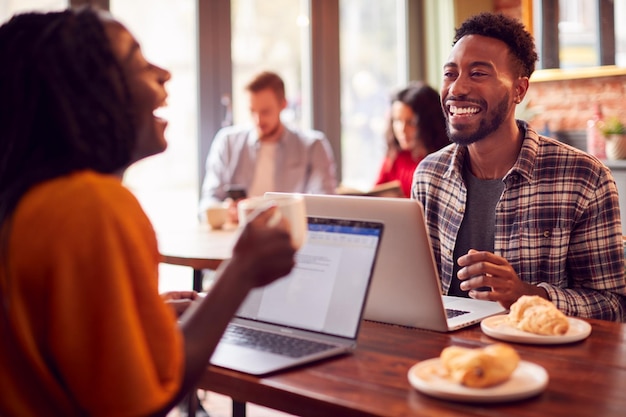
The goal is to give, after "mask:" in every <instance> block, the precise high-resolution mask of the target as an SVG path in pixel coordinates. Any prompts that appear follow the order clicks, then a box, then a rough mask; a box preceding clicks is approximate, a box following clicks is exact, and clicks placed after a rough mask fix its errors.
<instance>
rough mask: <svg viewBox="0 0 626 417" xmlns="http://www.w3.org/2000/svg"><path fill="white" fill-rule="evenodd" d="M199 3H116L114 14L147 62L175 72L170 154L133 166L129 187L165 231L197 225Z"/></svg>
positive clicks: (112, 0) (169, 116)
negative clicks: (197, 49)
mask: <svg viewBox="0 0 626 417" xmlns="http://www.w3.org/2000/svg"><path fill="white" fill-rule="evenodd" d="M195 4H196V1H195V0H177V1H176V2H175V3H172V2H171V1H170V0H134V1H124V0H110V10H111V13H112V14H113V15H114V16H115V18H117V19H118V20H120V21H121V22H122V23H123V24H125V25H126V27H127V28H128V29H129V30H130V31H131V32H132V33H133V35H134V36H135V37H136V38H137V39H138V41H139V43H140V44H141V47H142V51H143V53H144V55H145V56H146V58H147V59H148V60H150V61H152V62H154V63H155V64H157V65H160V66H162V67H164V68H166V69H168V70H169V71H170V72H171V73H172V78H171V80H170V81H169V82H168V83H167V85H166V88H167V91H168V99H167V101H168V106H167V107H166V108H164V109H162V110H159V111H162V112H163V113H162V114H163V116H164V118H165V119H167V120H168V127H167V131H166V138H167V140H168V148H167V150H166V151H165V152H164V153H162V154H160V155H155V156H153V157H150V158H147V159H145V160H142V161H139V162H138V163H136V164H134V165H132V166H131V167H130V168H129V169H128V170H127V171H126V174H125V176H124V183H125V184H126V185H127V186H128V187H129V188H130V189H131V190H133V192H134V193H135V194H136V195H137V197H138V198H139V200H140V201H141V203H142V205H143V207H144V209H145V210H146V211H147V213H148V215H149V216H150V218H151V220H152V221H153V222H154V223H155V226H156V227H157V228H159V227H174V226H175V225H180V224H193V223H195V222H196V221H197V220H196V219H197V217H196V206H197V201H198V194H197V189H198V184H197V174H196V172H197V165H196V160H197V143H198V139H197V118H198V114H197V108H198V106H197V76H196V72H197V71H196V61H197V60H196V45H197V40H196V6H195ZM138 17H141V18H138Z"/></svg>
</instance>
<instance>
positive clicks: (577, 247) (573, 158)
mask: <svg viewBox="0 0 626 417" xmlns="http://www.w3.org/2000/svg"><path fill="white" fill-rule="evenodd" d="M518 126H519V127H520V128H521V129H522V130H523V131H525V132H526V133H525V139H524V142H523V144H522V148H521V151H520V154H519V157H518V159H517V161H516V162H515V165H514V166H513V167H512V168H511V170H510V171H509V172H508V173H507V174H506V175H505V177H504V178H503V182H504V192H503V193H502V196H501V198H500V200H499V202H498V204H497V206H496V216H495V240H494V252H495V254H496V255H499V256H502V257H503V258H505V259H507V260H508V262H509V263H510V264H511V266H512V267H513V269H514V270H515V271H516V272H517V274H518V276H519V277H520V279H521V280H522V281H524V282H528V283H530V284H534V285H538V286H540V287H542V288H544V289H545V290H546V291H547V292H548V296H549V297H550V299H551V300H552V302H553V303H554V304H555V305H556V306H557V307H558V308H559V309H560V310H561V311H563V312H564V313H565V314H567V315H571V316H579V317H592V318H599V319H605V320H613V321H625V319H626V280H625V278H624V247H623V243H622V230H621V221H620V211H619V201H618V193H617V187H616V185H615V181H614V179H613V176H612V174H611V172H610V170H609V169H608V168H607V167H606V166H604V165H603V164H602V163H600V162H599V161H598V160H597V159H596V158H594V157H592V156H590V155H588V154H586V153H584V152H582V151H579V150H577V149H575V148H573V147H571V146H568V145H565V144H563V143H561V142H559V141H557V140H554V139H550V138H546V137H543V136H539V135H537V133H536V132H535V131H534V130H532V129H531V128H530V127H528V125H527V124H526V123H525V122H523V121H518ZM466 155H467V148H466V147H463V146H458V145H455V144H452V145H449V146H447V147H446V148H444V149H442V150H440V151H438V152H436V153H434V154H431V155H429V156H427V157H426V158H425V159H424V160H423V161H422V163H421V164H420V165H419V166H418V167H417V169H416V171H415V175H414V179H413V188H412V198H414V199H417V200H419V201H420V202H421V203H422V204H423V206H424V211H425V214H426V220H427V223H428V228H429V233H430V237H431V240H432V245H433V251H434V254H435V259H436V261H437V265H438V268H439V273H440V277H441V281H442V289H443V292H444V294H445V293H447V292H448V289H449V287H450V282H451V276H452V267H453V262H455V261H456V260H455V259H452V254H453V253H454V245H455V242H456V237H457V234H458V231H459V227H460V226H461V221H462V220H463V213H464V210H465V203H466V198H467V189H466V188H465V184H464V182H463V177H462V167H463V161H464V159H465V157H466Z"/></svg>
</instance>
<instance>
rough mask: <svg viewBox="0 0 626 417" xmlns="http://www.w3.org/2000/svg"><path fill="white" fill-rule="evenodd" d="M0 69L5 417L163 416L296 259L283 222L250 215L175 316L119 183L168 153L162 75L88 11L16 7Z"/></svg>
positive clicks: (0, 336)
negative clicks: (255, 297)
mask: <svg viewBox="0 0 626 417" xmlns="http://www.w3.org/2000/svg"><path fill="white" fill-rule="evenodd" d="M0 62H2V65H0V298H1V301H2V306H1V308H0V340H2V343H0V369H1V371H0V390H1V391H2V397H1V398H2V399H0V415H6V416H10V415H20V416H31V415H32V416H34V415H63V416H77V415H106V416H109V415H129V416H131V415H132V416H141V415H165V414H166V413H167V412H168V410H170V409H171V408H172V407H173V406H174V405H176V404H177V403H178V402H179V401H180V400H181V398H183V396H184V395H185V394H186V393H188V392H189V391H191V390H192V389H193V388H194V386H195V383H196V382H197V380H198V378H199V377H200V375H201V374H202V372H203V371H204V369H205V367H206V364H207V363H208V361H209V358H210V357H211V355H212V353H213V350H214V349H215V346H216V344H217V342H218V341H219V339H220V337H221V334H222V333H223V330H224V328H225V327H226V325H227V323H228V321H229V320H230V318H231V317H232V315H233V314H234V312H235V311H236V310H237V308H238V307H239V305H240V303H241V302H242V301H243V299H244V298H245V296H246V295H247V293H248V291H249V290H250V289H252V288H254V287H258V286H262V285H265V284H268V283H270V282H272V281H274V280H275V279H277V278H279V277H281V276H284V275H286V274H287V273H288V272H289V271H290V270H291V268H292V267H293V265H294V260H293V256H294V248H293V247H292V246H291V244H290V239H289V234H288V232H287V225H286V224H285V221H283V222H282V223H281V224H280V225H279V226H278V227H273V228H270V227H268V226H267V225H266V222H267V220H268V219H269V218H270V217H271V215H272V212H273V210H275V208H270V209H268V210H266V211H265V212H263V213H261V214H260V215H259V216H257V217H256V218H255V219H254V220H253V221H252V222H251V223H249V224H248V225H247V226H246V228H245V229H244V230H243V231H242V233H241V236H240V237H239V239H238V241H237V243H236V244H235V247H234V250H233V257H232V259H231V261H228V262H225V263H224V264H223V267H222V268H220V271H219V272H218V278H217V280H216V282H215V284H214V285H213V287H212V289H211V291H210V292H209V294H208V295H207V296H206V297H205V298H198V299H196V300H194V301H190V300H191V299H194V298H196V294H195V293H191V292H189V293H186V292H182V293H174V294H171V295H170V297H169V298H171V299H173V300H175V301H178V302H180V301H181V300H180V299H181V298H182V299H183V300H182V301H183V304H185V300H186V301H187V303H186V304H188V305H189V308H187V309H186V310H185V311H184V312H183V313H182V315H180V317H177V316H176V314H175V312H174V311H173V309H172V308H171V307H170V306H168V305H167V304H166V303H164V302H163V300H162V298H161V296H160V295H159V294H158V282H157V280H158V277H157V271H158V262H159V259H160V256H159V253H158V249H157V241H156V236H155V233H154V229H153V228H152V225H151V224H150V221H149V220H148V218H147V217H146V215H145V213H144V212H143V211H142V209H141V207H140V205H139V203H138V201H137V200H136V199H135V197H134V196H133V195H132V194H131V193H130V191H129V190H127V189H126V188H125V187H124V186H123V185H122V182H121V174H122V173H123V172H124V170H125V169H126V168H127V167H128V166H129V165H130V164H132V163H133V162H136V161H138V160H140V159H142V158H144V157H147V156H150V155H153V154H156V153H159V152H162V151H163V150H165V148H166V146H167V143H166V141H165V135H164V132H165V128H166V122H165V121H164V120H162V119H160V118H158V117H155V116H154V114H153V113H154V111H155V110H156V109H157V108H159V107H162V106H163V105H164V104H165V100H166V97H167V93H166V90H165V83H166V82H167V81H168V79H169V78H170V74H169V72H168V71H166V70H164V69H162V68H159V67H157V66H155V65H152V64H151V63H149V62H148V61H146V59H145V58H144V57H143V55H142V53H141V49H140V48H139V45H138V44H137V41H136V40H135V39H134V38H133V36H132V35H131V34H130V33H129V32H128V30H126V28H125V27H124V26H122V25H121V24H120V23H119V22H117V21H116V20H114V19H113V18H112V17H111V16H110V15H108V14H106V13H104V12H99V11H96V10H94V9H91V8H80V9H69V10H66V11H61V12H52V13H46V14H40V13H29V14H22V15H17V16H14V17H13V18H12V19H11V20H10V21H8V22H7V23H5V24H4V25H2V26H1V27H0ZM177 319H178V321H177Z"/></svg>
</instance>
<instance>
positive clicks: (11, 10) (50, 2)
mask: <svg viewBox="0 0 626 417" xmlns="http://www.w3.org/2000/svg"><path fill="white" fill-rule="evenodd" d="M68 4H69V1H68V0H1V1H0V23H3V22H4V21H6V20H8V19H9V18H10V17H11V16H13V15H14V14H16V13H23V12H30V11H40V12H45V11H51V10H59V9H65V8H67V5H68Z"/></svg>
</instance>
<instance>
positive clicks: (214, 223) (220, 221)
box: [206, 203, 228, 229]
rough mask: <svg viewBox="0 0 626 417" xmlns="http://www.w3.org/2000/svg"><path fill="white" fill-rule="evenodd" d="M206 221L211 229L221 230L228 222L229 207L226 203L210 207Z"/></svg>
mask: <svg viewBox="0 0 626 417" xmlns="http://www.w3.org/2000/svg"><path fill="white" fill-rule="evenodd" d="M206 220H207V223H209V225H210V226H211V228H213V229H221V228H222V227H224V224H225V223H226V222H227V221H228V206H227V205H226V204H224V203H218V204H215V205H212V206H209V207H208V208H207V209H206Z"/></svg>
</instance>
